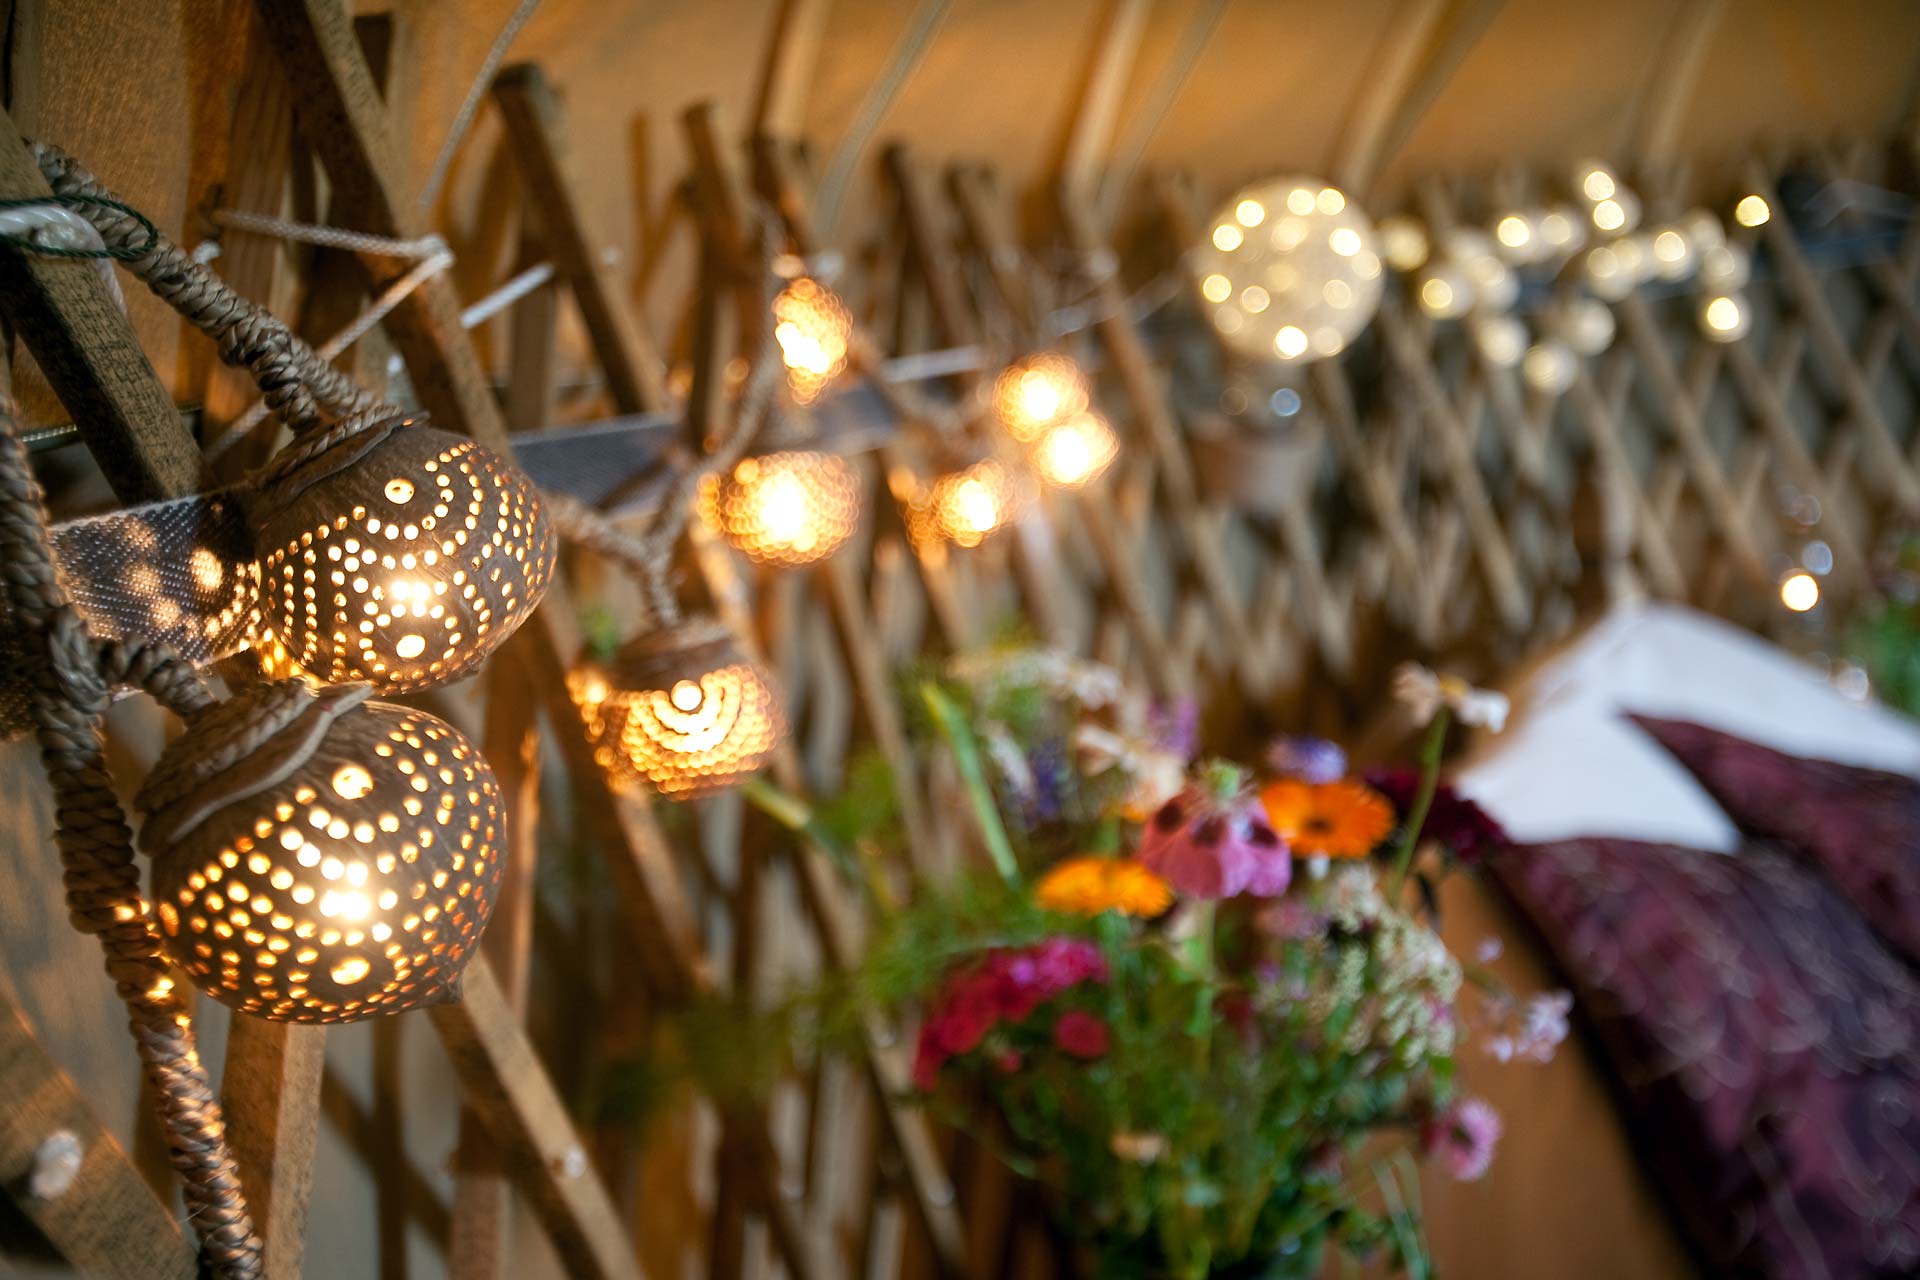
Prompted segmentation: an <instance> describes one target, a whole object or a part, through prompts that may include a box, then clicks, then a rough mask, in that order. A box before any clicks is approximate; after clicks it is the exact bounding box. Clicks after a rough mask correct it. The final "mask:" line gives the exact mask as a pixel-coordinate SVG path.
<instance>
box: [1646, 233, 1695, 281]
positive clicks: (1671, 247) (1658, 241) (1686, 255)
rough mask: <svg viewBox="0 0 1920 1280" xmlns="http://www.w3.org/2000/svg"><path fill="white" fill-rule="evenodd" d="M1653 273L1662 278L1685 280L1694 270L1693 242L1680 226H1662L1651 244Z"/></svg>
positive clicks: (1654, 235) (1654, 234)
mask: <svg viewBox="0 0 1920 1280" xmlns="http://www.w3.org/2000/svg"><path fill="white" fill-rule="evenodd" d="M1649 251H1650V254H1651V256H1652V259H1653V262H1652V267H1653V274H1654V275H1655V277H1657V278H1658V279H1661V280H1684V279H1686V278H1687V277H1688V276H1690V275H1692V274H1693V272H1694V267H1695V265H1696V261H1697V260H1696V258H1695V256H1694V250H1693V242H1692V241H1691V240H1689V239H1688V238H1687V234H1686V232H1685V231H1683V230H1681V229H1680V228H1679V227H1662V228H1660V229H1659V230H1658V231H1656V232H1654V233H1653V239H1652V241H1651V242H1650V244H1649Z"/></svg>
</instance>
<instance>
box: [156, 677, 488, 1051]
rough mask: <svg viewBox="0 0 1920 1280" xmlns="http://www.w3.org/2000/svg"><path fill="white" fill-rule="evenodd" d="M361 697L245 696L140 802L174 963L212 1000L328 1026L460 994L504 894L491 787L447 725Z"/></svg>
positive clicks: (355, 688)
mask: <svg viewBox="0 0 1920 1280" xmlns="http://www.w3.org/2000/svg"><path fill="white" fill-rule="evenodd" d="M371 693H372V689H371V688H370V687H369V686H367V685H366V684H363V683H362V684H351V685H336V686H331V687H326V688H320V689H315V688H314V687H312V686H310V685H308V684H307V683H306V682H305V681H303V680H299V679H289V680H278V681H271V682H267V683H263V684H260V685H256V686H255V687H253V688H252V689H249V690H248V691H246V692H245V693H243V694H241V695H240V696H239V697H237V698H233V699H231V700H229V701H227V702H223V703H219V704H217V705H216V706H214V707H212V708H211V709H209V710H208V711H206V712H203V713H202V714H200V715H199V716H197V717H196V718H194V719H193V720H192V721H191V722H190V723H189V725H188V727H187V731H186V732H185V733H184V734H182V735H181V736H180V737H179V738H178V739H176V740H175V741H174V742H173V743H172V745H170V746H169V747H168V748H167V749H166V751H165V752H164V753H162V755H161V757H160V760H159V762H158V764H156V765H155V767H154V770H153V772H152V773H151V774H150V775H149V776H148V778H147V781H146V785H145V786H144V787H142V788H141V791H140V794H139V796H138V797H137V798H136V801H135V804H136V807H137V808H138V809H139V811H140V813H141V814H142V816H143V817H144V818H145V823H144V825H143V827H142V830H141V843H142V845H143V847H145V848H146V850H147V851H148V852H149V853H150V854H152V856H153V887H152V892H153V901H154V910H155V913H156V915H157V916H158V918H159V922H160V928H161V933H162V936H163V937H164V939H165V942H166V947H167V951H168V954H169V955H171V956H172V958H173V959H174V961H175V962H176V963H177V964H179V965H180V967H181V968H183V969H185V970H186V972H187V973H188V974H189V975H190V976H191V977H192V979H193V981H194V983H195V985H197V986H198V987H199V988H200V989H201V990H202V991H204V992H206V993H207V994H208V995H210V996H212V997H213V998H214V999H215V1000H218V1001H220V1002H221V1003H222V1004H226V1005H230V1006H232V1007H233V1008H235V1009H238V1010H240V1011H241V1012H243V1013H251V1014H258V1015H260V1016H263V1017H266V1018H269V1019H273V1020H275V1021H281V1022H302V1023H331V1022H350V1021H353V1020H355V1019H358V1018H365V1017H370V1016H372V1015H374V1014H378V1013H392V1012H398V1011H400V1010H403V1009H411V1008H415V1007H418V1006H421V1005H428V1004H435V1003H438V1002H440V1001H442V1000H447V999H451V998H453V997H454V996H455V995H456V994H457V992H458V984H459V977H460V971H461V968H462V967H463V966H464V965H465V963H466V961H467V958H468V957H469V956H470V955H472V953H473V949H474V947H475V945H476V944H477V943H478V942H479V940H480V934H481V931H482V930H483V929H484V928H485V927H486V923H487V917H488V915H489V914H490V912H491V911H492V908H493V900H494V896H495V893H496V891H497V889H498V887H499V883H500V874H501V869H502V864H501V855H500V852H499V841H500V839H501V836H502V832H503V808H502V804H501V798H500V791H499V787H498V786H497V785H496V783H495V782H494V778H493V773H492V771H491V770H490V769H488V767H487V763H486V761H485V760H484V759H482V758H481V756H480V754H479V753H478V752H477V751H475V750H474V748H473V746H472V744H471V743H469V742H468V741H467V739H466V738H465V737H463V736H462V735H461V734H460V732H459V731H458V730H457V729H455V728H454V727H453V726H451V725H449V724H447V723H445V722H444V721H441V720H438V719H435V718H434V717H433V716H430V715H427V714H426V713H425V712H421V711H415V710H412V709H410V708H408V707H401V706H393V705H390V704H387V703H382V702H372V701H369V700H368V699H369V695H370V694H371Z"/></svg>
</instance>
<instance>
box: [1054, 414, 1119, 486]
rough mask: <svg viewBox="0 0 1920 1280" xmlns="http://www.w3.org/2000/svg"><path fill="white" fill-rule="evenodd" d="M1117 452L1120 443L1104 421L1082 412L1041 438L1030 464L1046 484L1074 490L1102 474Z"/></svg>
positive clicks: (1098, 416) (1097, 416)
mask: <svg viewBox="0 0 1920 1280" xmlns="http://www.w3.org/2000/svg"><path fill="white" fill-rule="evenodd" d="M1118 451H1119V442H1118V441H1116V440H1115V439H1114V435H1113V428H1111V427H1109V426H1108V425H1107V423H1106V420H1105V419H1103V418H1101V417H1100V415H1099V414H1097V413H1082V414H1079V415H1077V416H1075V417H1072V418H1069V419H1068V420H1067V421H1065V422H1062V423H1060V424H1059V425H1058V426H1056V427H1052V428H1049V429H1048V431H1047V433H1046V434H1045V435H1043V436H1041V437H1040V440H1039V443H1038V444H1036V445H1035V446H1034V450H1033V465H1034V469H1035V470H1037V471H1038V472H1039V473H1040V478H1041V479H1043V480H1045V481H1046V482H1047V483H1048V484H1051V485H1057V486H1059V487H1061V488H1065V489H1076V488H1079V487H1080V486H1081V485H1083V484H1086V483H1087V482H1088V481H1089V480H1091V479H1093V478H1094V477H1095V476H1097V475H1099V474H1100V473H1101V472H1102V471H1105V470H1106V469H1107V466H1108V465H1109V464H1110V463H1112V461H1113V459H1114V455H1115V454H1116V453H1117V452H1118Z"/></svg>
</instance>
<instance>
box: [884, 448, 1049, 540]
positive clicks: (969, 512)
mask: <svg viewBox="0 0 1920 1280" xmlns="http://www.w3.org/2000/svg"><path fill="white" fill-rule="evenodd" d="M1035 443H1036V445H1037V443H1038V442H1037V441H1036V442H1035ZM1023 501H1024V495H1023V490H1022V489H1021V488H1020V486H1019V484H1018V482H1017V479H1016V477H1015V474H1014V473H1013V472H1012V471H1011V470H1010V469H1009V468H1008V467H1007V466H1005V465H1004V464H1003V463H1001V462H1000V461H998V460H997V459H994V458H985V459H982V460H981V461H979V462H976V463H974V464H973V465H971V466H969V467H966V468H964V469H962V470H959V471H950V472H948V473H946V474H945V475H942V476H940V477H938V478H937V479H936V480H934V482H933V483H932V484H931V485H930V486H928V487H927V488H926V490H925V491H923V492H920V493H916V494H913V495H911V496H910V497H909V499H908V500H907V517H908V528H909V530H910V531H911V533H912V534H913V539H914V541H915V542H916V543H918V544H920V545H921V546H923V547H930V546H935V545H938V544H939V543H942V542H950V543H952V544H954V545H955V546H960V547H977V546H979V545H980V544H981V543H982V542H984V541H986V539H987V538H988V537H989V536H990V535H992V534H994V533H996V532H998V531H999V530H1001V529H1003V528H1005V527H1006V525H1007V523H1008V521H1010V520H1011V519H1012V518H1013V516H1014V514H1015V509H1016V507H1017V506H1018V505H1019V504H1020V503H1022V502H1023Z"/></svg>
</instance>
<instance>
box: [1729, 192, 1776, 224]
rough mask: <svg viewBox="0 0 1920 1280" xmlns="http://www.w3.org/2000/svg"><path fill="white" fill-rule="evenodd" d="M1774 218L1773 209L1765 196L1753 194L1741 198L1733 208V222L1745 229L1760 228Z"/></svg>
mask: <svg viewBox="0 0 1920 1280" xmlns="http://www.w3.org/2000/svg"><path fill="white" fill-rule="evenodd" d="M1772 216H1773V209H1772V207H1771V206H1769V205H1768V204H1767V198H1766V197H1765V196H1763V195H1759V194H1753V195H1744V196H1741V197H1740V200H1739V203H1737V204H1735V205H1734V206H1733V220H1734V221H1735V222H1737V223H1739V224H1740V225H1741V226H1743V227H1758V226H1762V225H1764V224H1765V223H1766V221H1767V219H1768V218H1771V217H1772Z"/></svg>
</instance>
